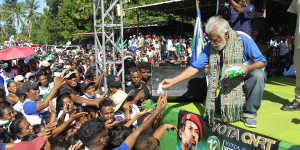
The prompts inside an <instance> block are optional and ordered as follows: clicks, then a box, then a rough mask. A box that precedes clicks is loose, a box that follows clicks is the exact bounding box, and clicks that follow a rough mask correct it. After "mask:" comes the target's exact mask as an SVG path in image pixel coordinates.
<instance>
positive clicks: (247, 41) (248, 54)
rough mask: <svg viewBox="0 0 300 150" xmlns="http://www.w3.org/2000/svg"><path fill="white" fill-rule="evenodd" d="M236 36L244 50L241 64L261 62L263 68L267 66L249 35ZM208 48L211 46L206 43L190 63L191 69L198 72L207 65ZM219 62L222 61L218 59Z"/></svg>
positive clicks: (241, 33) (240, 33)
mask: <svg viewBox="0 0 300 150" xmlns="http://www.w3.org/2000/svg"><path fill="white" fill-rule="evenodd" d="M238 34H239V35H240V37H241V39H242V41H243V48H244V56H243V62H244V63H249V64H251V63H255V62H257V61H261V62H263V63H264V65H265V66H267V60H266V58H265V57H264V56H263V55H262V53H261V52H260V50H259V49H258V47H257V45H256V44H255V42H254V41H253V39H252V38H251V37H250V36H249V35H247V34H245V33H243V32H238ZM210 46H211V44H210V43H208V44H207V45H206V46H205V47H204V49H203V51H202V52H201V54H200V57H199V58H198V59H197V60H196V61H194V62H191V66H192V67H194V68H197V69H199V70H203V69H204V67H205V66H206V65H208V61H209V55H210ZM221 54H222V53H221ZM220 57H221V58H222V55H220ZM220 60H221V61H223V60H222V59H220ZM221 64H222V62H221Z"/></svg>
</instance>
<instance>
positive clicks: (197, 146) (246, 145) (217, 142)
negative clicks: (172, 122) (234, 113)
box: [176, 111, 280, 150]
mask: <svg viewBox="0 0 300 150" xmlns="http://www.w3.org/2000/svg"><path fill="white" fill-rule="evenodd" d="M177 140H178V141H177V146H176V149H177V150H181V149H188V150H278V146H279V142H280V141H278V140H276V139H273V138H271V137H268V136H264V135H261V134H258V133H255V132H252V131H249V130H246V129H242V128H239V127H235V126H232V125H230V124H226V123H223V122H220V121H216V122H215V124H214V125H213V126H212V127H210V126H209V125H208V123H207V122H206V121H204V119H203V117H202V116H200V115H196V114H193V113H190V112H187V111H180V112H179V115H178V134H177Z"/></svg>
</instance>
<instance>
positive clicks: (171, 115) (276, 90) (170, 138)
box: [161, 77, 300, 150]
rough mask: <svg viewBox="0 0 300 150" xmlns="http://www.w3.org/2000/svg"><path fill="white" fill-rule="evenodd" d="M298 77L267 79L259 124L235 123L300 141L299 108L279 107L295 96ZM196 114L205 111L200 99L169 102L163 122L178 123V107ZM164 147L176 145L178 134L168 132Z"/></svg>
mask: <svg viewBox="0 0 300 150" xmlns="http://www.w3.org/2000/svg"><path fill="white" fill-rule="evenodd" d="M294 89H295V78H287V77H274V78H270V79H268V81H267V83H266V87H265V92H264V96H263V100H262V105H261V107H260V109H259V111H258V117H257V123H258V124H257V128H247V127H245V126H244V124H243V122H240V121H239V122H235V123H232V124H233V125H235V126H238V127H241V128H245V129H248V130H251V131H254V132H257V133H260V134H263V135H267V136H270V137H273V138H275V139H278V140H281V141H285V142H288V143H291V144H295V145H300V111H294V112H286V111H282V110H280V107H281V106H282V105H283V104H286V103H289V102H291V101H292V100H293V99H294V96H295V95H294ZM178 108H180V109H183V110H186V111H190V112H193V113H196V114H202V113H203V110H204V108H203V105H202V104H200V103H197V102H169V103H168V106H167V108H166V110H165V111H164V113H163V116H164V119H163V123H171V124H175V125H177V116H178V112H179V109H178ZM165 142H166V143H169V144H167V145H161V149H162V150H167V149H170V145H176V134H175V133H174V132H166V133H165V135H164V137H163V139H162V140H161V143H165Z"/></svg>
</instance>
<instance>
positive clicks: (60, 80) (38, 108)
mask: <svg viewBox="0 0 300 150" xmlns="http://www.w3.org/2000/svg"><path fill="white" fill-rule="evenodd" d="M64 83H65V82H64V79H63V78H62V77H56V78H55V79H54V88H53V89H52V90H51V92H50V93H49V94H48V96H47V97H46V99H45V100H43V101H41V102H38V103H37V104H36V111H41V110H43V109H45V108H46V107H48V106H49V101H51V100H52V99H53V98H54V97H55V94H56V93H57V91H58V89H59V88H60V87H61V86H62V85H63V84H64Z"/></svg>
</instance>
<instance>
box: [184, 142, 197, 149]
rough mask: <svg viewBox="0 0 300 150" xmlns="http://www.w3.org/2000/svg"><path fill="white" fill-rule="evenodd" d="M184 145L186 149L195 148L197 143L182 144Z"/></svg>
mask: <svg viewBox="0 0 300 150" xmlns="http://www.w3.org/2000/svg"><path fill="white" fill-rule="evenodd" d="M184 146H185V147H186V148H187V149H188V150H196V148H197V144H196V145H192V144H189V143H187V144H184Z"/></svg>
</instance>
